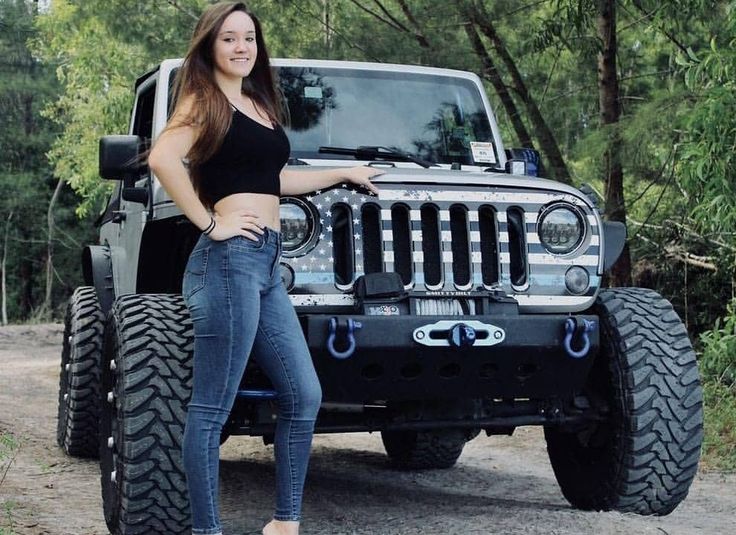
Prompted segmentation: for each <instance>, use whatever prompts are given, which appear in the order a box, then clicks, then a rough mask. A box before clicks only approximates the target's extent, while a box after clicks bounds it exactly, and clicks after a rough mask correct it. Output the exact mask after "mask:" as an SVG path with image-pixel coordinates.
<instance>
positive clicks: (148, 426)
mask: <svg viewBox="0 0 736 535" xmlns="http://www.w3.org/2000/svg"><path fill="white" fill-rule="evenodd" d="M192 347H193V332H192V323H191V320H190V317H189V312H188V310H187V308H186V306H185V304H184V301H183V299H182V298H181V296H179V295H128V296H123V297H121V298H119V299H118V300H117V301H116V302H115V303H114V305H113V307H112V310H111V314H110V317H109V319H108V325H107V329H106V331H105V349H104V358H103V361H104V365H103V388H104V392H105V393H106V394H105V398H106V400H107V401H106V402H105V407H104V409H103V410H102V418H101V422H100V431H101V437H103V438H102V439H101V444H100V468H101V478H102V500H103V509H104V513H105V522H106V523H107V527H108V528H109V530H110V532H111V533H112V534H113V535H131V534H141V535H142V534H153V533H160V534H163V533H166V534H173V533H189V530H190V526H191V520H190V513H189V498H188V493H187V488H186V479H185V476H184V472H183V468H182V462H181V442H182V436H183V431H184V424H185V419H186V407H187V403H188V402H189V398H190V396H191V387H192V359H191V353H192Z"/></svg>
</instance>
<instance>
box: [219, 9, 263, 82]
mask: <svg viewBox="0 0 736 535" xmlns="http://www.w3.org/2000/svg"><path fill="white" fill-rule="evenodd" d="M213 53H214V54H213V55H214V58H215V69H216V70H217V71H218V72H219V73H220V74H221V75H223V76H226V77H228V78H245V77H246V76H248V75H249V74H250V71H251V70H253V65H255V62H256V55H257V54H258V47H257V45H256V27H255V24H254V23H253V19H251V18H250V17H249V16H248V15H247V14H245V13H243V12H242V11H234V12H232V13H230V15H228V16H227V18H226V19H225V21H224V22H223V23H222V27H221V28H220V32H219V33H218V34H217V36H216V38H215V45H214V50H213Z"/></svg>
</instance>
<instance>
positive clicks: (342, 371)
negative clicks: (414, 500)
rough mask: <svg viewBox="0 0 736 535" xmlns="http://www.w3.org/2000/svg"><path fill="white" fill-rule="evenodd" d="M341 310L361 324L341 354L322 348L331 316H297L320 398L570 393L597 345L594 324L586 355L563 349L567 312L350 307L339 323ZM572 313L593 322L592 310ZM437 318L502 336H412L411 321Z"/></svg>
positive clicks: (415, 325) (421, 323)
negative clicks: (377, 311) (358, 311)
mask: <svg viewBox="0 0 736 535" xmlns="http://www.w3.org/2000/svg"><path fill="white" fill-rule="evenodd" d="M348 317H349V318H352V319H353V320H354V321H356V322H359V323H360V324H361V325H362V327H361V328H360V329H357V330H355V332H354V341H355V349H354V351H353V352H352V354H350V356H348V357H347V358H336V357H335V356H333V354H331V352H330V351H329V349H328V339H329V337H330V334H331V325H330V324H331V322H332V318H335V316H330V315H316V314H315V315H304V316H302V317H301V321H302V326H303V328H304V332H305V336H306V339H307V343H308V345H309V349H310V350H311V353H312V358H313V360H314V363H315V367H316V369H317V373H318V375H319V378H320V382H321V384H322V390H323V399H324V400H325V401H335V402H349V403H369V402H375V401H400V400H437V399H457V398H478V397H486V398H493V399H541V398H549V397H559V398H562V399H565V398H570V397H572V395H573V394H574V393H575V392H579V391H580V389H581V388H582V387H583V385H584V384H585V381H586V378H587V375H588V372H589V370H590V367H591V365H592V363H593V359H594V358H595V356H596V355H597V354H598V350H599V345H600V342H599V333H598V329H597V328H595V329H593V330H592V332H589V333H588V334H587V336H588V338H589V349H588V351H587V353H586V354H585V356H580V357H578V358H573V357H572V356H570V354H569V352H568V351H567V350H566V349H565V343H564V341H565V336H566V331H565V322H566V321H567V320H568V318H570V316H569V315H546V314H545V315H526V314H525V315H476V316H452V317H438V316H408V315H407V316H363V315H351V316H347V317H346V316H340V317H339V319H341V320H342V322H343V323H344V322H345V320H346V319H347V318H348ZM575 318H576V319H577V320H582V319H586V320H588V321H592V322H594V323H595V325H597V317H596V316H591V315H578V316H575ZM441 320H445V321H449V322H452V323H453V324H459V323H469V324H475V322H480V323H483V324H489V325H492V326H494V327H496V328H498V329H499V330H501V331H502V332H503V339H502V341H501V342H500V343H495V345H487V344H486V345H482V344H481V343H479V342H481V341H480V340H477V341H476V343H475V344H474V345H471V346H469V347H454V346H451V345H425V344H423V343H420V342H419V341H417V339H416V338H415V335H414V333H415V330H416V329H419V328H422V327H425V331H426V328H427V326H429V325H432V324H436V323H437V322H438V321H441ZM471 322H473V323H471ZM333 325H334V322H333ZM491 332H494V333H497V331H491ZM339 334H340V335H342V334H344V333H339ZM497 336H498V335H497ZM339 338H340V336H338V343H337V348H338V349H339V350H343V349H345V348H346V347H347V345H348V344H347V343H346V341H345V340H344V339H343V340H340V339H339ZM573 345H574V346H575V348H579V347H580V346H581V343H580V340H575V339H573Z"/></svg>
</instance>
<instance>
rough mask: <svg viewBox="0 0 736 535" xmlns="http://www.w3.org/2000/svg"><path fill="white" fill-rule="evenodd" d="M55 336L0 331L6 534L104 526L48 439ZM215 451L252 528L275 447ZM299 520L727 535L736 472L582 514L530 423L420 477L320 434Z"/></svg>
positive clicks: (452, 528)
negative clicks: (681, 493) (631, 505)
mask: <svg viewBox="0 0 736 535" xmlns="http://www.w3.org/2000/svg"><path fill="white" fill-rule="evenodd" d="M61 336H62V326H61V325H57V324H54V325H36V326H11V327H4V328H0V435H3V434H4V435H5V436H8V434H12V435H13V436H14V437H15V439H16V440H17V441H18V442H19V447H18V449H17V452H16V456H15V460H14V462H13V463H12V465H11V467H10V470H9V471H8V473H7V476H6V478H5V480H4V482H3V483H2V484H1V485H0V534H2V535H6V534H23V535H25V534H34V535H37V534H54V535H62V534H73V535H92V534H104V533H107V530H106V528H105V522H104V520H103V517H102V504H101V499H100V483H99V472H98V468H97V463H96V462H94V461H80V460H76V459H71V458H68V457H66V456H65V455H64V454H63V453H62V452H61V450H60V449H59V448H58V447H57V446H56V443H55V429H56V406H57V401H56V398H57V389H58V373H59V372H58V368H59V355H60V348H61ZM0 447H2V446H0ZM5 450H6V452H7V447H5ZM0 451H2V450H0ZM221 458H222V466H221V475H222V479H221V501H222V515H223V521H224V525H225V533H227V534H228V535H230V534H233V535H234V534H243V533H249V532H255V533H258V532H259V531H258V529H259V528H260V527H261V526H262V525H263V523H265V521H266V520H267V519H268V516H269V512H270V510H271V507H272V501H273V497H272V491H273V488H274V485H273V478H274V474H273V463H272V450H271V447H270V446H269V447H265V446H263V444H262V442H261V441H260V439H255V438H244V437H235V438H231V439H230V440H229V441H228V442H227V443H226V444H225V446H223V449H222V454H221ZM6 464H7V459H6V460H5V461H3V460H2V459H0V479H2V473H3V470H2V467H3V466H4V465H6ZM304 515H305V519H306V520H305V522H304V524H303V529H302V533H304V534H305V535H310V534H323V535H331V534H351V535H352V534H356V535H358V534H360V535H363V534H366V535H367V534H371V535H374V534H375V535H398V534H400V535H413V534H420V533H421V534H424V535H445V534H470V533H472V534H504V535H505V534H550V535H552V534H555V535H561V534H581V535H582V534H586V535H587V534H593V533H595V534H600V535H608V534H617V533H626V534H636V535H639V534H657V535H662V534H668V535H690V534H693V535H694V534H718V535H727V534H731V533H736V475H723V474H717V473H707V474H700V475H699V476H698V477H697V478H696V480H695V482H694V484H693V487H692V489H691V491H690V496H689V497H688V498H687V499H686V500H685V502H684V503H683V504H682V505H681V506H680V507H679V508H678V509H677V510H676V511H675V512H674V513H672V514H671V515H669V516H667V517H664V518H650V517H639V516H635V515H622V514H617V513H588V512H581V511H576V510H574V509H572V508H570V506H569V505H568V504H567V502H566V501H565V499H564V498H563V497H562V495H561V494H560V491H559V489H558V487H557V483H556V482H555V479H554V475H553V474H552V470H551V468H550V466H549V463H548V461H547V454H546V452H545V446H544V439H543V438H542V435H541V433H540V432H539V430H537V429H527V428H523V429H519V430H517V432H516V433H515V434H514V436H513V437H484V436H480V437H478V438H476V439H475V440H473V441H472V442H471V443H470V444H468V445H467V446H466V448H465V451H464V453H463V455H462V457H461V458H460V461H459V463H458V465H457V466H456V467H455V468H453V469H451V470H444V471H433V472H415V473H405V472H396V471H394V470H391V469H390V468H389V467H388V466H387V462H386V457H385V455H384V453H383V447H382V445H381V440H380V437H379V436H378V435H375V434H374V435H367V434H351V435H322V436H317V437H316V438H315V444H314V453H313V455H312V460H311V466H310V473H309V477H308V482H307V491H306V494H305V503H304Z"/></svg>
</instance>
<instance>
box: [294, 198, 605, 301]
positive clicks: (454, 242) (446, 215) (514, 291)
mask: <svg viewBox="0 0 736 535" xmlns="http://www.w3.org/2000/svg"><path fill="white" fill-rule="evenodd" d="M306 200H307V202H308V203H311V205H312V206H313V207H314V208H315V214H316V215H318V218H319V221H318V222H317V225H316V228H317V235H316V236H315V237H314V241H313V243H314V246H313V247H312V248H311V249H309V250H307V251H305V252H304V253H302V254H300V255H297V256H286V255H285V257H284V262H285V263H286V264H288V265H289V266H290V268H291V269H292V270H293V271H294V274H295V284H294V290H293V291H292V302H294V303H295V304H296V305H298V306H308V305H309V304H314V305H316V304H318V303H324V304H328V303H333V304H335V305H340V304H348V303H350V302H351V299H352V297H351V291H352V287H353V284H354V282H355V280H356V279H357V278H358V277H360V276H361V275H363V274H365V273H376V272H381V271H384V272H390V271H394V272H397V273H399V274H400V276H401V279H402V281H403V282H404V285H405V286H406V288H407V289H410V290H412V291H413V292H417V293H418V294H426V295H427V296H434V297H448V298H450V297H452V296H458V295H470V294H471V293H473V292H476V291H480V292H484V291H488V290H496V289H500V290H503V291H504V292H505V293H506V294H508V295H511V296H512V297H514V298H516V299H517V301H518V302H519V305H520V307H522V308H524V307H528V308H543V307H554V308H556V309H558V310H559V309H560V307H562V308H564V307H565V306H570V307H574V308H575V309H576V310H581V309H582V308H584V307H586V306H589V305H590V304H591V303H592V298H593V297H594V295H595V293H596V291H597V288H598V286H599V285H600V275H599V267H600V258H599V256H600V255H599V250H600V232H599V227H598V223H597V218H596V216H595V215H594V214H593V213H592V211H591V210H590V209H589V208H588V206H587V204H586V203H585V202H584V201H582V200H581V199H578V198H577V197H575V196H573V195H572V194H569V193H561V192H556V191H543V190H531V191H530V190H528V189H518V190H515V189H512V188H506V189H499V188H496V189H491V188H485V189H484V188H483V187H475V188H473V187H467V186H465V187H463V186H457V187H454V188H453V189H449V190H448V189H442V188H441V187H439V186H422V187H421V189H420V188H418V187H416V186H415V187H414V188H411V189H409V188H401V187H394V186H393V184H385V185H384V184H382V187H381V194H380V197H379V198H376V197H375V196H370V195H366V194H364V193H361V192H358V191H356V190H354V189H348V188H346V187H345V186H344V185H343V186H342V187H337V188H332V189H330V190H327V191H324V192H322V191H318V192H316V193H315V194H314V195H310V196H307V197H306ZM560 200H564V201H566V202H570V203H573V204H575V205H576V206H578V208H579V209H581V210H582V211H583V212H584V213H585V214H586V217H587V223H588V234H587V236H586V239H585V242H584V244H583V245H582V246H581V248H580V250H578V251H576V252H575V253H574V254H571V255H567V256H564V257H563V256H555V255H551V254H549V253H548V252H547V251H546V250H545V249H544V248H543V247H542V245H541V244H540V243H539V237H538V235H537V216H538V213H539V211H540V209H541V208H542V207H543V206H545V205H546V204H548V203H550V202H552V201H560ZM573 265H577V266H583V267H584V268H585V269H587V271H588V273H589V276H590V280H591V289H590V291H589V292H587V293H586V295H583V296H572V295H569V294H568V293H567V292H566V290H565V288H564V275H565V272H566V270H567V269H569V267H570V266H573ZM335 294H337V295H335ZM340 294H342V296H340ZM329 295H333V297H329V298H328V296H329ZM448 306H454V305H448Z"/></svg>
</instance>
